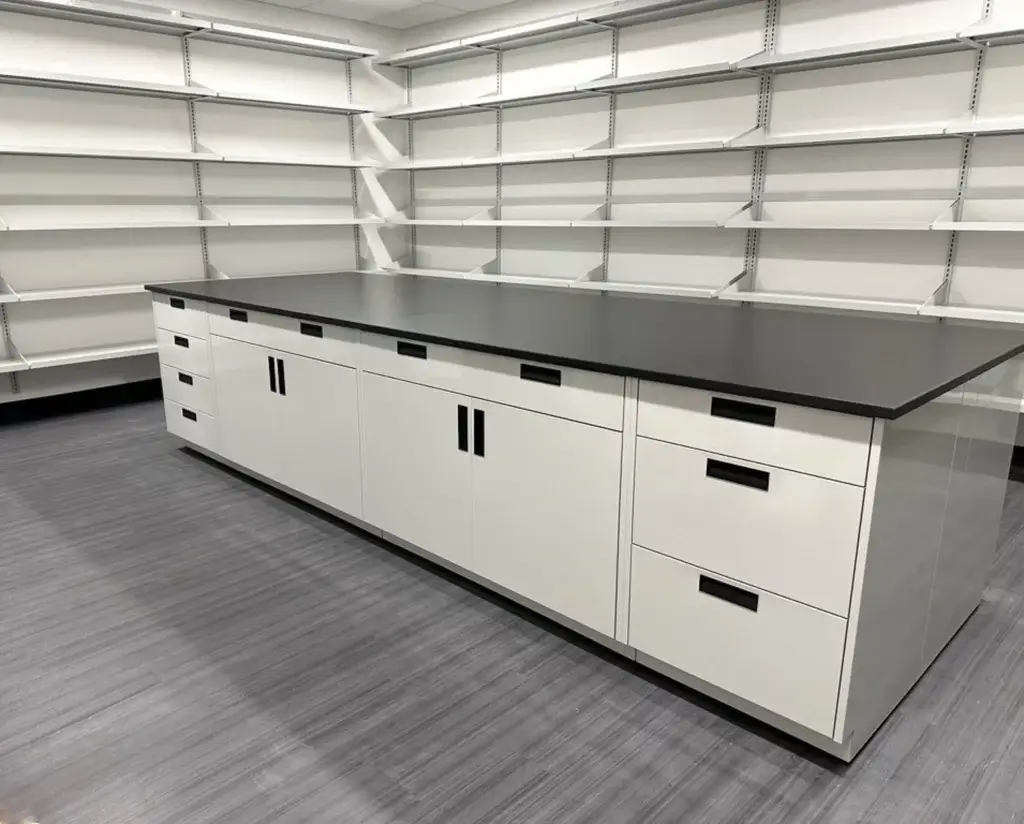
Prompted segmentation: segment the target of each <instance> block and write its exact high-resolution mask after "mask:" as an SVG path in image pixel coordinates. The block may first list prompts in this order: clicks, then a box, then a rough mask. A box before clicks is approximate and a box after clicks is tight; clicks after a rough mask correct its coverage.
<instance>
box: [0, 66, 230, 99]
mask: <svg viewBox="0 0 1024 824" xmlns="http://www.w3.org/2000/svg"><path fill="white" fill-rule="evenodd" d="M0 83H10V84H13V85H17V86H41V87H44V88H48V89H68V90H71V91H85V92H110V93H113V94H131V95H141V96H145V97H163V98H171V99H174V100H199V99H202V98H208V97H216V92H214V91H211V90H210V89H206V88H203V87H201V86H182V85H172V84H169V83H141V82H138V81H135V80H121V79H116V78H110V77H88V76H85V75H77V74H65V73H62V72H33V73H31V74H29V73H26V72H16V71H13V70H11V69H2V70H0Z"/></svg>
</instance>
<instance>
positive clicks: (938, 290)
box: [914, 273, 952, 315]
mask: <svg viewBox="0 0 1024 824" xmlns="http://www.w3.org/2000/svg"><path fill="white" fill-rule="evenodd" d="M951 277H952V276H951V275H950V274H949V273H947V274H946V275H945V277H943V278H942V280H941V281H939V285H938V286H936V287H935V288H934V289H932V293H931V294H930V295H928V297H927V298H925V299H924V302H923V303H922V304H921V305H920V306H918V307H917V309H916V310H915V311H914V314H915V315H920V314H921V312H922V311H924V309H925V308H926V307H928V306H934V305H935V301H936V299H937V298H938V296H939V295H940V294H942V293H943V292H945V290H946V289H947V288H948V287H949V283H950V279H951Z"/></svg>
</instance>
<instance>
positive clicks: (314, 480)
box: [264, 350, 363, 518]
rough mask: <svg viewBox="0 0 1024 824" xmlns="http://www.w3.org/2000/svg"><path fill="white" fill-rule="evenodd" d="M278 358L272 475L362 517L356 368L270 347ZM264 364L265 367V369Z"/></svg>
mask: <svg viewBox="0 0 1024 824" xmlns="http://www.w3.org/2000/svg"><path fill="white" fill-rule="evenodd" d="M268 351H269V352H270V355H271V356H273V357H276V358H277V359H278V361H279V362H280V366H279V369H280V374H281V375H282V376H283V382H281V381H279V384H278V387H277V391H278V396H277V397H279V398H280V400H281V404H280V405H281V406H282V408H283V409H284V415H283V416H282V418H281V419H280V420H279V421H278V423H277V428H276V438H277V439H278V442H279V443H280V446H281V454H280V458H279V461H280V467H281V468H280V471H279V475H278V476H277V477H275V479H274V480H276V481H279V482H280V483H282V484H284V485H285V486H287V487H289V488H291V489H294V490H295V491H296V492H299V493H301V494H303V495H308V496H309V497H310V498H313V499H314V500H316V501H319V502H320V503H323V504H326V505H327V506H330V507H333V508H334V509H337V510H339V511H341V512H344V513H346V514H348V515H352V516H354V517H356V518H361V517H362V516H363V500H362V470H361V468H360V456H359V393H358V388H357V386H358V384H357V380H356V370H355V369H351V368H349V367H347V366H338V365H336V364H333V363H326V362H324V361H319V360H313V359H312V358H306V357H302V356H301V355H289V354H287V353H285V352H275V351H273V350H268ZM266 368H267V367H266V365H264V370H266Z"/></svg>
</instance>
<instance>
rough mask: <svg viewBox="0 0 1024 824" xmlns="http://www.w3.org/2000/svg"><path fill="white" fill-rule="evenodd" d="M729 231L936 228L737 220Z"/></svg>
mask: <svg viewBox="0 0 1024 824" xmlns="http://www.w3.org/2000/svg"><path fill="white" fill-rule="evenodd" d="M726 228H728V229H786V230H794V231H811V232H927V231H930V230H931V229H932V228H936V229H937V228H939V227H938V226H934V225H933V224H932V223H931V222H929V221H924V220H919V221H910V220H894V221H892V222H891V223H838V222H837V223H811V222H808V221H800V220H746V221H743V220H736V221H732V222H730V223H727V224H726Z"/></svg>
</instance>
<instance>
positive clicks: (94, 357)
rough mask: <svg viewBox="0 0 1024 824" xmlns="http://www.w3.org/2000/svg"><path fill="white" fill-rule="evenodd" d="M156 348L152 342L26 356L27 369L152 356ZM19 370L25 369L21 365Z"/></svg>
mask: <svg viewBox="0 0 1024 824" xmlns="http://www.w3.org/2000/svg"><path fill="white" fill-rule="evenodd" d="M156 351H157V346H156V344H155V343H153V342H152V341H147V342H142V343H123V344H118V345H116V346H100V347H94V348H89V349H71V350H67V351H63V352H47V353H44V354H39V355H26V356H25V360H26V361H27V363H28V367H27V368H29V369H46V368H49V367H52V366H70V365H71V364H76V363H96V362H98V361H105V360H116V359H118V358H133V357H138V356H139V355H152V354H155V353H156ZM21 368H23V369H24V368H25V366H24V365H23V366H22V367H21Z"/></svg>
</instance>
